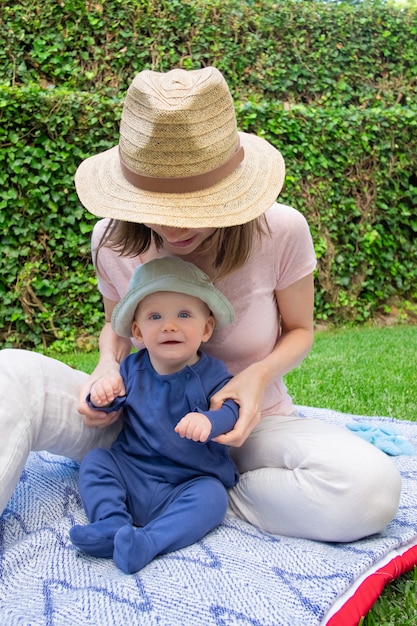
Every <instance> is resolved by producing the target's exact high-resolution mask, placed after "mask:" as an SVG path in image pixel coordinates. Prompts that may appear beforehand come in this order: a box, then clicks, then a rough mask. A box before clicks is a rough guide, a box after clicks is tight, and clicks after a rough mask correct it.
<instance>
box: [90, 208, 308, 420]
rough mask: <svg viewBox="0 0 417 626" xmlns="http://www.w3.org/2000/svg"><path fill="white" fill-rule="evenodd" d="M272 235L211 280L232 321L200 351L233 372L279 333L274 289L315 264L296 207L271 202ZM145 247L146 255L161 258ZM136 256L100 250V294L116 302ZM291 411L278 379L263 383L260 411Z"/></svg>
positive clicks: (99, 228) (100, 228)
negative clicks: (240, 263)
mask: <svg viewBox="0 0 417 626" xmlns="http://www.w3.org/2000/svg"><path fill="white" fill-rule="evenodd" d="M266 216H267V220H268V224H269V227H270V230H271V235H268V234H266V235H264V236H262V242H261V245H260V243H259V244H257V245H256V247H255V249H254V251H253V253H252V254H251V257H250V259H249V260H248V261H247V262H246V264H245V265H244V266H243V267H241V268H240V269H238V270H236V271H235V272H233V273H232V274H229V275H228V276H226V277H225V278H223V279H222V280H219V281H217V282H216V283H215V285H216V287H217V288H218V289H219V290H220V291H222V292H223V293H224V295H225V296H226V297H227V298H228V299H229V300H230V302H231V303H232V305H233V308H234V310H235V321H234V322H233V324H231V325H229V326H226V327H225V328H221V329H215V331H214V333H213V336H212V337H211V339H210V341H209V342H208V343H206V344H204V350H205V352H207V353H209V354H212V355H214V356H215V357H217V358H219V359H221V360H223V361H224V362H225V363H226V365H227V367H228V369H229V370H230V372H231V373H232V374H237V373H238V372H239V371H241V370H243V369H244V368H246V367H247V366H248V365H250V364H251V363H254V362H255V361H260V360H261V359H263V358H265V357H266V356H267V355H268V354H270V353H271V351H272V350H273V349H274V347H275V345H276V342H277V340H278V338H279V336H280V326H279V311H278V306H277V301H276V298H275V291H276V290H278V291H279V290H282V289H286V288H287V287H289V286H290V285H292V284H293V283H295V282H296V281H297V280H300V279H301V278H303V277H304V276H307V275H308V274H310V273H311V272H312V271H313V270H314V268H315V266H316V257H315V253H314V247H313V242H312V239H311V234H310V231H309V228H308V225H307V222H306V220H305V218H304V217H303V216H302V215H301V213H299V212H298V211H296V210H295V209H293V208H291V207H288V206H285V205H283V204H274V205H273V206H272V207H271V208H270V209H269V210H268V211H267V213H266ZM107 223H108V220H100V221H99V222H98V223H97V224H96V225H95V227H94V232H93V237H92V249H93V258H94V256H95V255H94V250H95V248H96V247H97V244H98V242H99V241H100V238H101V236H102V234H103V232H104V229H105V227H106V224H107ZM163 254H164V251H160V252H159V253H158V252H157V251H156V250H154V249H150V250H149V251H148V252H147V253H146V259H144V260H150V259H151V258H154V257H157V256H161V255H163ZM141 262H142V261H141V259H140V258H139V257H137V258H132V257H121V256H119V255H118V254H117V252H115V251H113V250H111V249H110V248H101V250H100V253H99V255H98V263H97V264H96V266H97V267H96V269H98V270H99V275H98V285H99V289H100V292H101V294H102V295H103V296H104V297H105V298H108V299H109V300H112V301H114V302H118V301H119V300H120V299H121V298H122V297H123V296H124V295H125V293H126V291H127V288H128V283H129V280H130V277H131V276H132V273H133V270H134V269H135V267H136V266H137V265H139V264H140V263H141ZM293 410H294V407H293V403H292V400H291V398H290V396H289V395H288V393H287V389H286V387H285V384H284V381H283V380H282V377H277V378H275V379H274V380H273V381H272V382H271V383H270V385H269V386H268V387H267V389H266V391H265V395H264V400H263V405H262V415H288V414H290V413H291V412H292V411H293Z"/></svg>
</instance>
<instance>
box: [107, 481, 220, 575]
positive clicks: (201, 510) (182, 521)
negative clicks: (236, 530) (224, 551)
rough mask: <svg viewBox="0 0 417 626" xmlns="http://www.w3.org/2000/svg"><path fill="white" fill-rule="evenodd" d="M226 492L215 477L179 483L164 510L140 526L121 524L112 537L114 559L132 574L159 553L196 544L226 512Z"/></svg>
mask: <svg viewBox="0 0 417 626" xmlns="http://www.w3.org/2000/svg"><path fill="white" fill-rule="evenodd" d="M226 510H227V492H226V489H225V487H224V486H223V485H222V483H221V482H220V481H218V480H217V479H215V478H210V477H202V478H196V479H194V480H192V481H190V482H188V483H185V484H184V485H182V486H181V489H180V490H178V491H177V495H176V497H175V498H174V499H173V500H172V501H171V503H170V504H169V505H168V506H167V508H166V509H165V511H164V512H163V513H162V514H161V515H159V516H158V517H156V518H155V519H153V520H152V521H151V522H149V523H148V524H146V526H144V527H143V528H133V527H132V526H124V527H123V528H121V529H120V530H119V532H118V533H117V534H116V537H115V540H114V555H113V558H114V561H115V563H116V565H117V566H118V567H119V568H120V569H121V570H123V571H124V572H126V574H133V573H134V572H137V571H138V570H140V569H142V568H143V567H145V565H147V564H148V563H150V562H151V561H152V559H154V558H155V557H156V556H158V555H159V554H166V553H168V552H173V551H174V550H179V549H180V548H184V547H186V546H190V545H191V544H193V543H195V542H196V541H198V540H199V539H201V538H202V537H204V536H205V535H206V534H207V533H209V532H210V531H211V530H213V528H215V527H216V526H218V525H219V524H220V522H221V521H222V519H223V517H224V516H225V514H226Z"/></svg>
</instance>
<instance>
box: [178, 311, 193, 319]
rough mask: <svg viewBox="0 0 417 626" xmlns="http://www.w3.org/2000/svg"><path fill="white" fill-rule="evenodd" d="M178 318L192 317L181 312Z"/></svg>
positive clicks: (185, 312)
mask: <svg viewBox="0 0 417 626" xmlns="http://www.w3.org/2000/svg"><path fill="white" fill-rule="evenodd" d="M178 317H181V318H187V317H191V315H190V314H189V313H187V311H181V313H178Z"/></svg>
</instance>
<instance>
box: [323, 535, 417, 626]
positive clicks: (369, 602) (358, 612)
mask: <svg viewBox="0 0 417 626" xmlns="http://www.w3.org/2000/svg"><path fill="white" fill-rule="evenodd" d="M414 565H417V546H413V547H412V548H410V549H409V550H407V551H406V552H404V554H401V555H399V556H396V557H395V558H393V559H392V561H390V562H389V563H387V564H386V565H384V567H381V569H379V570H377V571H376V572H374V573H373V574H371V575H370V576H368V578H367V579H366V580H364V581H363V583H362V584H361V585H360V586H359V587H358V589H357V590H356V591H355V593H354V594H353V596H352V597H351V598H349V600H347V602H345V604H344V605H343V606H342V608H341V609H339V611H338V612H337V613H335V614H334V615H333V616H332V617H331V618H330V619H329V621H328V622H327V624H326V626H357V625H358V624H359V621H360V619H361V617H363V616H364V615H366V614H367V613H368V611H369V610H370V609H371V608H372V606H373V605H374V604H375V602H376V600H377V599H378V598H379V596H380V595H381V592H382V590H383V589H384V587H385V585H386V584H387V583H390V582H392V581H393V580H395V579H396V578H398V577H399V576H401V575H402V574H404V573H405V572H408V571H409V570H411V569H412V568H413V567H414Z"/></svg>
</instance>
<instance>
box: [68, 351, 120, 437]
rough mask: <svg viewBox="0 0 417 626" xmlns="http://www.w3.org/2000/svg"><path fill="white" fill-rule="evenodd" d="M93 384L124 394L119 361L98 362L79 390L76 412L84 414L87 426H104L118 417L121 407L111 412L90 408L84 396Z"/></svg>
mask: <svg viewBox="0 0 417 626" xmlns="http://www.w3.org/2000/svg"><path fill="white" fill-rule="evenodd" d="M93 385H94V386H96V385H97V386H98V387H99V388H103V386H104V387H105V388H106V389H107V390H113V391H115V392H116V393H115V396H116V395H117V396H123V395H125V393H126V392H125V387H124V384H123V380H122V377H121V376H120V371H119V363H118V362H117V361H105V362H102V363H99V365H98V366H97V367H96V369H95V370H94V372H93V373H92V374H91V376H90V378H89V379H88V380H87V382H86V383H85V385H83V387H82V388H81V391H80V396H79V402H78V412H79V413H81V415H83V416H84V421H85V424H86V425H87V426H97V427H98V428H105V427H106V426H110V424H113V422H116V421H117V420H118V419H119V417H120V413H121V409H120V410H119V411H114V412H111V413H105V412H104V411H97V410H94V409H91V408H90V407H89V406H88V404H87V402H86V397H87V395H88V394H89V393H90V390H91V388H92V387H93Z"/></svg>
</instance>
